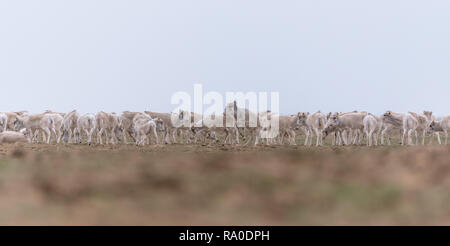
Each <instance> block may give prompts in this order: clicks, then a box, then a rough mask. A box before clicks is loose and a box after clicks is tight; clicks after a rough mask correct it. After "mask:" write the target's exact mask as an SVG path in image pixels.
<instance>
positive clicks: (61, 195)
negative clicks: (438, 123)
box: [0, 137, 450, 225]
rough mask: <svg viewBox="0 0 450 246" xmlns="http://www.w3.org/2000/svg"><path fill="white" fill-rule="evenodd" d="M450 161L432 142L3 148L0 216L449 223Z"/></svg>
mask: <svg viewBox="0 0 450 246" xmlns="http://www.w3.org/2000/svg"><path fill="white" fill-rule="evenodd" d="M297 141H298V142H302V141H303V139H301V137H299V138H298V139H297ZM327 141H328V140H327ZM395 141H396V142H398V139H396V140H395ZM435 142H436V141H435ZM449 158H450V149H449V148H448V147H445V146H436V145H431V146H425V147H421V146H420V147H402V146H398V145H394V146H390V147H387V146H380V147H371V148H368V147H365V146H348V147H332V146H324V147H318V148H316V147H305V146H299V145H297V146H258V147H242V146H237V147H233V146H221V145H211V146H201V145H165V146H155V145H153V146H145V147H136V146H134V145H118V146H105V145H103V146H99V145H97V146H93V147H89V146H86V145H67V146H65V145H55V144H52V145H45V144H25V145H2V146H0V224H4V225H16V224H20V225H42V224H43V225H224V224H226V225H230V224H231V225H399V224H402V225H417V224H426V225H442V224H446V225H448V224H450V192H449V190H450V161H449V160H450V159H449Z"/></svg>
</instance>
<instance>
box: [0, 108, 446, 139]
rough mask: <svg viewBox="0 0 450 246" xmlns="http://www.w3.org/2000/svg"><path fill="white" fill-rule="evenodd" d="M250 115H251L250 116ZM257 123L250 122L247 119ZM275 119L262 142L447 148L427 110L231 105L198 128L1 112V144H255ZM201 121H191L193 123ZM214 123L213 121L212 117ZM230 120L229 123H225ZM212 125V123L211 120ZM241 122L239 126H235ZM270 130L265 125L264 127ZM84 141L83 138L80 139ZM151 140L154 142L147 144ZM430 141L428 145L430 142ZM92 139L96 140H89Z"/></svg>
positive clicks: (139, 117)
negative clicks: (280, 111)
mask: <svg viewBox="0 0 450 246" xmlns="http://www.w3.org/2000/svg"><path fill="white" fill-rule="evenodd" d="M238 115H240V116H242V115H244V116H245V120H244V121H239V120H238V119H237V117H238ZM253 116H255V117H253ZM252 117H253V118H254V119H255V118H256V119H257V122H256V124H252V123H251V122H250V121H249V119H252ZM274 117H276V118H277V120H278V123H279V124H278V129H279V130H278V131H277V134H276V135H275V136H274V137H272V138H264V139H265V141H266V142H265V144H284V143H286V142H287V143H289V144H295V130H298V129H303V131H304V133H305V135H306V138H305V145H312V142H313V138H314V137H316V146H318V145H322V144H323V139H325V138H326V137H327V136H328V135H331V136H332V144H333V145H350V144H358V145H360V144H362V141H363V139H365V141H366V144H367V145H368V146H371V145H373V144H374V145H378V138H379V137H381V144H384V143H385V139H386V142H387V144H389V145H390V144H391V141H390V138H391V137H390V136H391V134H392V133H393V132H400V133H401V144H402V145H404V144H405V137H407V144H408V145H411V144H413V141H412V136H413V134H414V135H415V138H416V141H415V144H418V142H419V137H420V136H418V134H421V143H422V145H423V144H425V137H426V135H427V134H431V133H434V134H435V135H436V137H437V139H438V142H439V144H441V140H440V136H439V132H444V133H445V144H447V138H448V130H449V129H450V116H449V117H444V118H442V119H440V120H436V118H435V117H434V115H433V114H432V112H430V111H424V112H423V114H419V113H413V112H408V113H395V112H392V111H387V112H386V113H384V114H383V115H381V116H375V115H373V114H371V113H367V112H357V111H354V112H349V113H328V114H327V115H326V114H323V113H321V112H320V111H317V112H315V113H303V112H301V113H298V114H296V115H275V114H272V113H271V112H270V111H265V112H264V113H258V114H256V113H253V112H251V111H249V110H248V109H244V108H239V107H237V106H236V103H234V104H233V103H231V104H229V105H227V107H226V108H225V110H224V113H223V116H221V117H220V119H221V120H223V122H224V124H223V126H224V127H222V125H221V126H220V127H217V126H214V127H211V125H207V124H203V123H204V122H205V120H206V119H211V117H209V118H206V117H205V118H203V117H202V116H199V115H195V114H194V113H187V112H185V111H180V112H179V113H177V114H176V116H174V113H156V112H149V111H144V112H130V111H125V112H122V113H121V114H120V115H118V114H115V113H106V112H98V113H97V114H95V115H94V114H84V115H80V114H79V113H78V112H77V111H76V110H73V111H72V112H69V113H59V112H53V111H49V110H47V111H45V112H43V113H40V114H29V113H28V112H26V111H21V112H6V113H0V130H1V133H0V143H14V142H32V143H37V142H39V141H40V139H39V138H40V135H41V137H42V138H41V141H42V142H46V143H47V144H49V143H51V142H52V138H53V141H55V142H56V143H60V142H63V143H83V141H85V142H86V143H88V144H89V145H91V144H92V143H94V142H95V143H97V144H103V136H104V137H105V143H106V144H117V143H125V144H126V143H128V142H129V141H128V140H129V139H132V140H133V141H134V142H135V144H136V145H145V144H151V143H152V142H154V143H156V144H162V143H166V144H170V143H177V142H181V143H196V142H197V140H198V138H200V139H201V138H202V139H203V143H204V144H206V142H207V141H209V142H210V144H212V143H214V142H219V140H218V138H217V134H216V132H217V131H218V130H221V131H223V132H224V133H225V134H226V136H225V139H224V142H223V144H239V141H240V140H242V141H243V144H244V145H248V144H250V143H252V142H253V143H254V144H255V145H257V144H258V143H259V141H260V139H262V136H261V135H262V132H263V131H264V130H267V125H264V126H262V124H261V123H260V121H261V119H263V118H264V119H272V118H274ZM186 118H188V119H189V122H190V123H191V124H188V125H185V124H183V125H180V124H176V123H174V120H173V119H179V120H180V121H181V120H185V119H186ZM199 118H200V119H201V120H200V121H201V122H198V121H197V122H195V123H196V124H193V123H194V119H199ZM216 119H217V118H216ZM229 120H231V121H232V122H233V123H232V124H229ZM216 122H217V121H216ZM238 122H240V124H239V123H238ZM269 128H270V126H269ZM84 136H86V138H84V139H85V140H83V137H84ZM152 136H153V137H154V140H153V141H152ZM432 139H433V138H431V140H430V141H432ZM94 140H95V141H94Z"/></svg>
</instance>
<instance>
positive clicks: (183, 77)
mask: <svg viewBox="0 0 450 246" xmlns="http://www.w3.org/2000/svg"><path fill="white" fill-rule="evenodd" d="M449 13H450V1H444V0H443V1H436V0H430V1H423V0H421V1H412V0H403V1H401V0H395V1H392V0H376V1H375V0H374V1H361V0H352V1H346V0H339V1H336V0H324V1H320V0H309V1H301V0H292V1H288V0H277V1H275V0H272V1H263V0H221V1H219V0H203V1H200V0H189V1H186V0H158V1H157V0H146V1H144V0H142V1H138V0H70V1H69V0H53V1H50V0H39V1H36V0H0V85H1V88H0V91H1V92H2V93H1V94H0V95H1V96H0V111H10V110H22V109H26V110H29V111H32V112H40V111H43V110H45V109H53V110H55V111H63V112H67V111H70V110H72V109H78V110H79V111H81V112H97V111H99V110H105V111H108V112H110V111H111V112H112V111H115V112H121V111H123V110H138V111H143V110H153V111H161V112H169V111H171V110H172V109H173V108H174V107H175V105H171V103H170V99H171V96H172V94H173V93H175V92H177V91H187V92H189V93H193V84H194V83H201V84H203V87H204V90H205V91H219V92H221V93H224V92H226V91H244V92H247V91H256V92H259V91H268V92H270V91H279V93H280V110H281V112H284V113H294V112H298V111H315V110H318V109H320V110H322V111H323V112H328V111H351V110H354V109H358V110H366V111H370V112H374V113H381V112H383V111H385V110H387V109H390V110H394V111H399V112H406V111H422V110H424V109H430V110H433V111H434V112H435V113H436V114H438V115H446V114H450V107H449V106H448V105H449V102H450V99H449V95H450V94H449V92H450V27H449V24H450V14H449Z"/></svg>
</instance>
